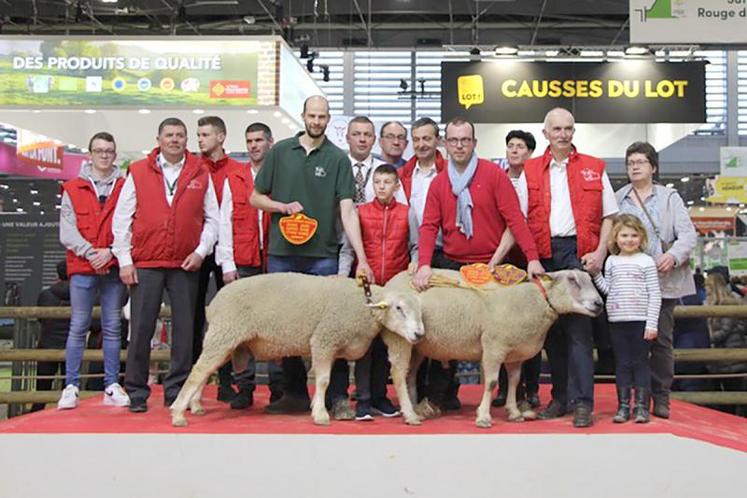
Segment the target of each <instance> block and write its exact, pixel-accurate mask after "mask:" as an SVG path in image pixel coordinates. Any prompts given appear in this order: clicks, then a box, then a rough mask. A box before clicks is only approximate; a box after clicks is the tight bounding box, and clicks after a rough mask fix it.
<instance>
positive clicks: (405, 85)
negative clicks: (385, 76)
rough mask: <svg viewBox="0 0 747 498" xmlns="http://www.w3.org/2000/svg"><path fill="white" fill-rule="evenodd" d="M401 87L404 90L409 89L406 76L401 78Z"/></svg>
mask: <svg viewBox="0 0 747 498" xmlns="http://www.w3.org/2000/svg"><path fill="white" fill-rule="evenodd" d="M399 87H400V88H401V89H402V91H403V92H406V91H407V81H406V80H405V79H404V78H400V80H399Z"/></svg>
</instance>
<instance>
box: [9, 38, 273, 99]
mask: <svg viewBox="0 0 747 498" xmlns="http://www.w3.org/2000/svg"><path fill="white" fill-rule="evenodd" d="M259 51H260V43H259V42H253V41H246V40H200V42H199V43H195V42H193V41H189V40H113V39H103V40H102V39H86V38H81V39H76V38H71V39H62V38H48V39H43V38H42V39H34V40H27V39H23V38H13V39H0V106H6V107H7V106H19V107H34V106H57V107H63V106H64V107H70V106H80V107H88V106H90V107H95V106H143V107H148V106H159V107H163V106H182V107H184V106H211V107H214V106H247V105H254V104H256V103H257V59H258V54H259Z"/></svg>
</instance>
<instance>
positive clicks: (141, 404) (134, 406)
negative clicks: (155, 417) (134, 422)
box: [128, 399, 148, 413]
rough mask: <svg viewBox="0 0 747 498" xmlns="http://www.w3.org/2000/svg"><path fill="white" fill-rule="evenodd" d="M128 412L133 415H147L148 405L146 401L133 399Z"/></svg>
mask: <svg viewBox="0 0 747 498" xmlns="http://www.w3.org/2000/svg"><path fill="white" fill-rule="evenodd" d="M128 410H130V412H132V413H145V412H147V411H148V403H147V402H146V401H140V400H134V399H131V400H130V406H129V408H128Z"/></svg>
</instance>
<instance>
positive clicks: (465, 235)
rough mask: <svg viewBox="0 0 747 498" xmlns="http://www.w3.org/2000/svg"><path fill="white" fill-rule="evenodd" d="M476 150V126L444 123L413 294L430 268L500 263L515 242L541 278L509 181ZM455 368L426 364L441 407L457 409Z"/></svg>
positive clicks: (434, 396) (458, 120) (429, 391)
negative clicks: (440, 166) (441, 162)
mask: <svg viewBox="0 0 747 498" xmlns="http://www.w3.org/2000/svg"><path fill="white" fill-rule="evenodd" d="M476 145H477V139H476V138H475V127H474V125H473V124H472V123H471V122H470V121H467V120H466V119H464V118H454V119H452V120H451V121H449V123H448V124H447V125H446V150H447V151H448V153H449V161H448V165H447V168H446V171H444V172H442V173H439V174H438V176H436V178H435V179H434V180H433V183H432V184H431V188H430V190H429V191H428V198H427V200H426V203H425V211H424V213H423V223H422V225H421V226H420V239H419V249H418V261H419V264H420V266H419V268H418V271H417V273H416V274H415V276H414V278H413V283H414V285H415V287H416V288H417V289H418V290H425V289H427V288H428V282H429V280H430V277H431V268H432V267H434V268H446V269H451V270H459V268H460V267H461V266H462V265H465V264H471V263H486V264H487V263H488V262H490V261H491V260H492V261H495V262H500V261H502V260H503V258H504V257H505V255H506V253H507V252H508V250H509V249H511V245H512V244H513V241H514V239H515V241H516V242H517V243H518V245H519V247H520V248H521V250H522V251H523V252H524V254H525V256H526V259H527V261H528V262H529V263H528V265H527V272H528V273H529V276H530V278H531V277H532V276H534V275H537V274H542V273H544V269H543V268H542V265H541V264H540V262H539V256H538V253H537V248H536V247H535V244H534V239H533V237H532V234H531V233H530V232H529V228H528V227H527V224H526V221H525V220H524V215H523V214H522V212H521V208H520V207H519V200H518V197H517V196H516V192H515V190H514V188H513V185H512V184H511V180H510V179H509V178H508V176H507V175H506V173H505V172H503V170H501V169H500V168H496V167H495V165H494V164H493V163H491V162H490V161H488V160H486V159H478V158H477V155H476V154H475V146H476ZM506 228H509V229H510V231H509V230H506ZM439 230H441V231H442V233H443V252H442V253H441V252H436V253H434V246H435V243H436V235H437V234H438V231H439ZM455 365H456V364H455V362H452V363H451V366H450V368H449V370H448V371H446V370H444V369H443V368H442V367H441V366H440V365H439V363H438V362H432V363H431V369H430V372H429V375H430V379H429V385H428V388H427V390H426V395H427V396H428V398H429V399H430V401H431V402H433V403H435V404H437V405H439V406H440V407H441V408H444V407H446V408H447V409H448V408H457V407H458V405H459V403H458V402H456V400H455V399H447V396H446V392H447V391H449V386H450V385H451V386H452V390H453V391H452V392H453V393H454V394H453V396H455V393H456V390H455V389H453V386H454V381H453V374H454V370H455Z"/></svg>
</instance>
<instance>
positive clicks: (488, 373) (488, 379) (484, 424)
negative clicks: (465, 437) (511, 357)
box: [475, 348, 503, 429]
mask: <svg viewBox="0 0 747 498" xmlns="http://www.w3.org/2000/svg"><path fill="white" fill-rule="evenodd" d="M502 360H503V358H502V357H498V356H496V355H490V354H488V352H487V350H486V348H484V349H483V353H482V373H483V378H484V379H485V384H484V389H483V392H482V401H480V406H478V407H477V419H476V420H475V424H476V425H477V427H481V428H483V429H487V428H489V427H491V426H492V425H493V419H492V417H491V416H490V401H491V399H490V398H491V394H492V392H493V389H495V387H496V385H497V384H498V372H499V371H500V368H501V363H502Z"/></svg>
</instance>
